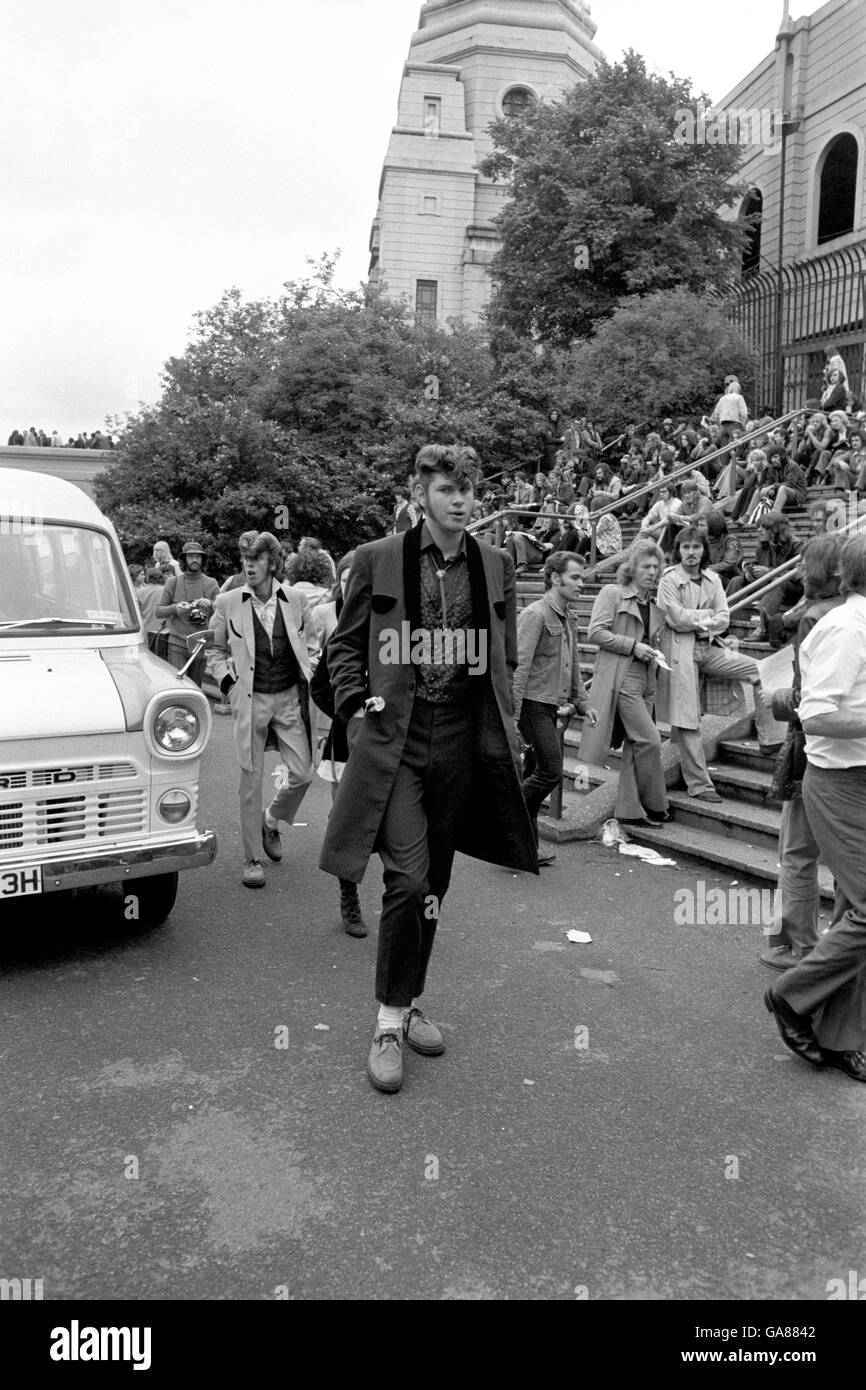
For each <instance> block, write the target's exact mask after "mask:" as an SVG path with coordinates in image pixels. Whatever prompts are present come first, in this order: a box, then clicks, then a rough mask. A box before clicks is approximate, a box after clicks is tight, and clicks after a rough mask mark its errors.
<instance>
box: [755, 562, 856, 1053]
mask: <svg viewBox="0 0 866 1390" xmlns="http://www.w3.org/2000/svg"><path fill="white" fill-rule="evenodd" d="M841 571H842V593H843V594H844V595H845V596H846V597H845V602H844V603H843V604H842V605H841V607H839V608H834V609H833V610H832V612H830V613H827V614H826V615H825V616H824V617H823V618H822V619H821V621H820V622H819V623H816V625H815V627H813V629H812V631H811V632H810V633H809V635H808V637H806V639H805V641H804V642H803V643H802V644H801V646H800V672H801V676H802V693H801V696H800V705H799V710H798V713H799V716H800V722H801V724H802V726H803V730H804V732H805V734H806V757H807V761H808V765H807V768H806V775H805V777H804V779H803V804H804V806H805V809H806V815H807V816H808V819H809V825H810V826H811V828H812V831H813V833H814V836H815V839H816V841H817V844H818V848H819V850H820V855H821V861H822V863H825V864H826V865H827V866H828V868H829V869H830V870H831V871H832V873H833V877H834V878H835V880H836V912H835V920H834V922H833V924H832V925H831V926H830V928H829V930H828V931H827V932H825V933H824V935H823V936H821V937H819V938H818V943H817V945H816V946H815V947H814V949H813V950H812V951H811V952H810V953H809V955H808V956H806V957H805V959H803V960H802V961H801V962H800V964H799V965H797V966H794V968H793V969H791V970H788V971H786V972H785V974H784V976H783V977H782V979H781V980H780V981H779V983H778V984H777V985H775V986H774V987H773V988H772V989H769V990H767V992H766V994H765V995H764V1002H765V1004H766V1006H767V1008H768V1009H769V1010H770V1012H771V1013H772V1014H773V1015H774V1017H775V1019H776V1025H777V1027H778V1029H779V1032H780V1033H781V1035H782V1040H783V1042H784V1043H785V1045H786V1047H789V1048H790V1049H791V1051H792V1052H796V1053H797V1054H798V1055H799V1056H801V1057H804V1058H805V1059H806V1061H808V1062H812V1063H813V1065H815V1066H825V1065H829V1066H833V1067H838V1068H839V1070H840V1071H843V1072H845V1074H846V1075H847V1076H850V1077H851V1078H852V1080H854V1081H866V1000H864V994H866V536H864V535H857V536H852V537H851V539H850V540H848V541H846V542H845V545H844V546H843V548H842V559H841Z"/></svg>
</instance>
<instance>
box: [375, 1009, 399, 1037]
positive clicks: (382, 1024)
mask: <svg viewBox="0 0 866 1390" xmlns="http://www.w3.org/2000/svg"><path fill="white" fill-rule="evenodd" d="M376 1025H377V1028H378V1031H379V1032H380V1033H381V1032H382V1031H383V1029H385V1028H392V1029H393V1030H394V1032H395V1033H399V1031H400V1029H401V1028H402V1027H403V1010H402V1009H401V1007H400V1005H399V1004H380V1005H379V1017H378V1018H377V1020H376Z"/></svg>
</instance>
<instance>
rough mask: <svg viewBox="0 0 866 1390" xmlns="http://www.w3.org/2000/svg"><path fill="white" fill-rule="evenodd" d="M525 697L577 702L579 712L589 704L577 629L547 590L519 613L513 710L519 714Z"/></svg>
mask: <svg viewBox="0 0 866 1390" xmlns="http://www.w3.org/2000/svg"><path fill="white" fill-rule="evenodd" d="M524 700H538V701H540V703H541V704H545V705H556V706H559V705H562V704H569V703H570V704H574V705H576V707H577V712H578V714H584V713H585V712H586V710H587V709H588V708H589V697H588V695H587V693H586V688H585V686H584V684H583V681H582V680H581V678H580V661H579V658H578V653H577V650H576V647H575V641H574V629H573V628H572V625H571V619H570V617H569V616H568V614H565V617H564V618H563V616H562V615H561V614H560V612H559V609H558V608H555V607H554V605H553V603H552V602H551V600H550V598H549V596H548V595H547V594H544V595H543V596H542V597H541V598H540V599H537V600H536V602H535V603H530V604H528V605H527V607H526V608H524V609H523V612H522V613H519V614H518V617H517V670H516V671H515V672H514V714H515V718H519V717H520V710H521V707H522V705H523V701H524Z"/></svg>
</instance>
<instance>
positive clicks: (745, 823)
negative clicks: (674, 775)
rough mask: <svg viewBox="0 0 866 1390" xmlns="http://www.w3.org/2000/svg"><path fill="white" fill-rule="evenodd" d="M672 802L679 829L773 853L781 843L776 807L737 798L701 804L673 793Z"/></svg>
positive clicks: (687, 796)
mask: <svg viewBox="0 0 866 1390" xmlns="http://www.w3.org/2000/svg"><path fill="white" fill-rule="evenodd" d="M669 800H670V804H671V805H672V806H673V808H674V812H675V818H676V821H675V823H676V824H677V825H680V826H684V827H689V828H693V829H695V830H702V831H707V832H708V833H710V834H712V835H717V836H724V837H726V838H728V839H733V840H736V841H737V842H738V843H745V844H749V845H754V846H759V847H764V846H766V847H767V848H769V849H773V850H775V848H776V846H777V845H778V843H779V827H780V824H781V820H780V814H779V811H778V810H777V809H775V808H774V807H771V806H766V805H755V804H754V803H753V802H748V801H744V800H739V799H734V798H733V797H723V798H722V800H721V801H720V802H711V801H699V800H698V799H697V797H694V796H689V794H688V792H686V791H672V792H670V793H669Z"/></svg>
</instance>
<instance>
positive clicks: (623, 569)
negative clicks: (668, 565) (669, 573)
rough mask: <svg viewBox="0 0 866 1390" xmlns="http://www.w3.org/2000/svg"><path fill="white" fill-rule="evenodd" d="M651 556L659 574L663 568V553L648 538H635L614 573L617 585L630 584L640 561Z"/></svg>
mask: <svg viewBox="0 0 866 1390" xmlns="http://www.w3.org/2000/svg"><path fill="white" fill-rule="evenodd" d="M648 555H653V556H654V557H655V558H656V560H658V562H659V574H661V572H662V570H663V569H664V566H665V553H664V551H663V550H662V548H661V546H660V545H657V544H656V542H655V541H654V540H652V539H651V538H650V537H649V536H635V538H634V540H633V541H632V543H631V545H630V546H629V548H628V551H627V552H626V557H625V559H624V560H623V562H622V564H621V565H620V567H619V569H618V570H617V572H616V582H617V584H630V583H631V582H632V580H633V579H634V576H635V570H636V569H637V567H638V565H639V564H640V562H641V560H645V559H646V557H647V556H648Z"/></svg>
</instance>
